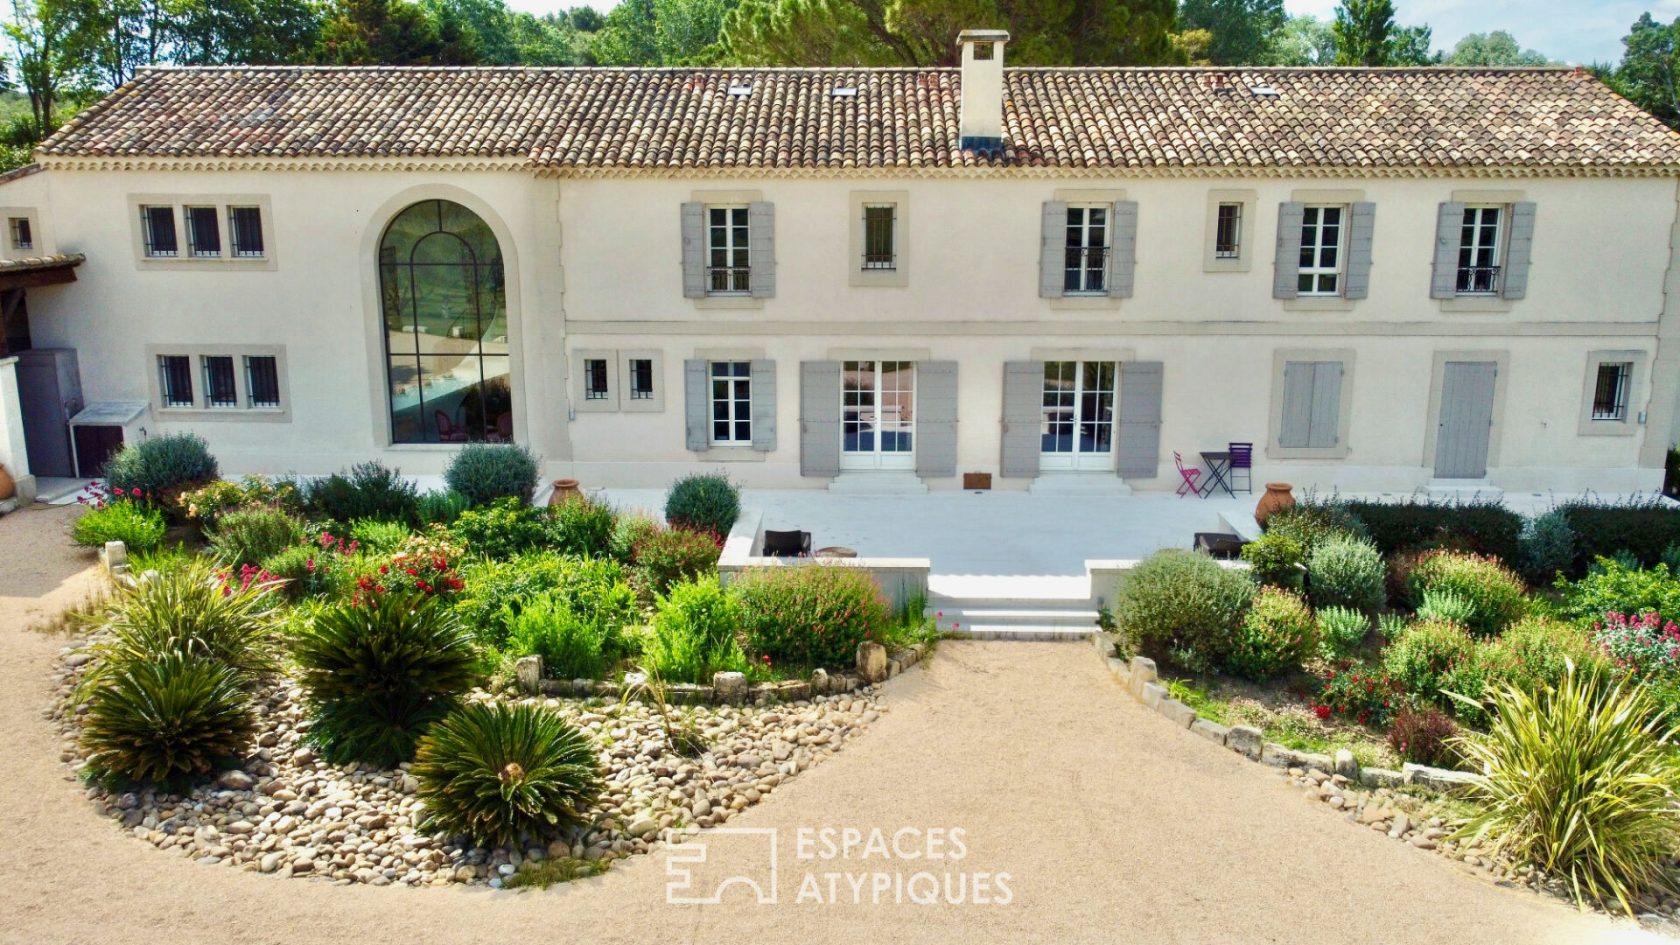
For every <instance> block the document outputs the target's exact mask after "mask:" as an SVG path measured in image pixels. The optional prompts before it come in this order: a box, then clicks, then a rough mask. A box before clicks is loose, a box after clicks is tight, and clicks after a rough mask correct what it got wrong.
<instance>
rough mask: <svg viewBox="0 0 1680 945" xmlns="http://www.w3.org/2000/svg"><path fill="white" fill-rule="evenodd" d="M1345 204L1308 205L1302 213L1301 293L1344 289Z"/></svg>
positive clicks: (1317, 293) (1298, 286) (1335, 293)
mask: <svg viewBox="0 0 1680 945" xmlns="http://www.w3.org/2000/svg"><path fill="white" fill-rule="evenodd" d="M1346 215H1347V208H1346V207H1344V206H1340V205H1336V206H1308V207H1305V208H1303V213H1302V216H1301V265H1300V268H1299V269H1298V270H1297V272H1296V279H1297V280H1298V284H1297V290H1298V291H1299V293H1300V294H1301V295H1339V294H1340V293H1341V278H1342V255H1343V243H1344V235H1345V234H1344V231H1345V229H1346V227H1345V226H1344V225H1343V223H1344V218H1345V216H1346Z"/></svg>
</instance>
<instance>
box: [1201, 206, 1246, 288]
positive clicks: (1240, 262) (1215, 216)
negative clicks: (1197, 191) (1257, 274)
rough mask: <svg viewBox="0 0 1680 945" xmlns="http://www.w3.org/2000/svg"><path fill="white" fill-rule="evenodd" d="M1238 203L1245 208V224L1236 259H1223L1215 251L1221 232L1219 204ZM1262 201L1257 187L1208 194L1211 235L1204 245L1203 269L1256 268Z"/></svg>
mask: <svg viewBox="0 0 1680 945" xmlns="http://www.w3.org/2000/svg"><path fill="white" fill-rule="evenodd" d="M1222 203H1234V204H1237V205H1238V206H1240V207H1242V210H1241V214H1242V220H1241V226H1240V227H1239V228H1238V230H1237V255H1236V258H1234V259H1232V258H1221V257H1220V256H1219V255H1218V254H1217V253H1216V252H1215V250H1214V241H1215V239H1216V238H1217V236H1218V233H1219V205H1220V204H1222ZM1259 203H1260V192H1259V191H1257V190H1210V191H1208V195H1207V221H1206V224H1207V236H1206V239H1205V240H1204V241H1203V244H1204V245H1203V246H1202V271H1203V272H1248V271H1250V270H1251V269H1253V268H1254V253H1255V246H1254V234H1255V227H1254V216H1255V208H1256V207H1257V206H1259Z"/></svg>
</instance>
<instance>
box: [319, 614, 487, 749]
mask: <svg viewBox="0 0 1680 945" xmlns="http://www.w3.org/2000/svg"><path fill="white" fill-rule="evenodd" d="M292 657H293V659H294V660H295V661H296V662H297V664H298V667H299V672H298V682H299V683H301V684H302V686H303V689H304V691H305V693H306V694H307V698H308V701H309V704H310V707H311V709H312V711H313V713H314V717H315V724H314V726H313V727H312V728H311V729H310V738H311V740H313V741H314V742H315V743H316V744H317V745H319V746H320V747H321V749H322V751H323V753H324V754H325V755H326V757H327V758H329V759H330V760H332V761H334V762H352V761H363V762H368V763H371V764H375V765H378V766H380V767H386V768H389V767H393V766H395V765H396V764H398V763H400V762H403V761H407V760H408V759H410V758H411V757H413V755H414V746H415V743H416V741H417V740H418V739H419V738H420V736H421V735H422V734H423V733H424V731H425V729H426V727H427V726H429V725H430V724H431V723H432V722H434V721H436V720H437V719H438V718H440V717H442V716H443V715H444V714H445V713H447V712H448V711H449V710H450V709H451V708H453V707H454V705H455V699H456V696H458V695H459V694H460V693H462V692H465V691H466V690H467V689H469V688H471V686H472V685H473V682H474V674H473V667H474V665H475V663H476V661H477V654H476V653H475V652H474V649H473V645H472V640H471V639H470V638H469V637H468V636H467V634H466V633H465V632H463V631H462V629H461V626H460V624H459V623H458V622H457V621H456V620H455V619H454V617H453V615H451V614H450V612H449V610H448V609H447V607H446V606H445V605H443V604H442V603H441V602H440V601H439V600H438V599H436V598H431V597H415V596H408V595H398V594H388V595H383V596H379V597H375V598H373V599H371V600H369V601H367V602H366V603H364V604H362V605H360V606H356V605H345V604H340V605H336V606H332V607H327V608H324V609H323V610H321V611H320V612H319V613H317V614H316V615H315V616H314V619H313V620H311V621H310V623H309V625H308V627H307V628H306V629H305V630H304V632H302V633H301V634H299V636H298V637H297V639H296V640H295V641H294V642H293V648H292Z"/></svg>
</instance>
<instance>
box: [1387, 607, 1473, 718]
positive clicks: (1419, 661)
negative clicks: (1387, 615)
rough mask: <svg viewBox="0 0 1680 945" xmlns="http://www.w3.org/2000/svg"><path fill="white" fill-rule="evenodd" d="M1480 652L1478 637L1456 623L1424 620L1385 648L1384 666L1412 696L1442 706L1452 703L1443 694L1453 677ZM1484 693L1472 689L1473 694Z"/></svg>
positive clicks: (1411, 626)
mask: <svg viewBox="0 0 1680 945" xmlns="http://www.w3.org/2000/svg"><path fill="white" fill-rule="evenodd" d="M1475 656H1476V641H1475V640H1473V639H1471V637H1470V633H1469V631H1467V630H1465V629H1464V628H1463V627H1461V626H1459V625H1458V624H1455V623H1447V622H1445V621H1442V620H1422V621H1418V622H1417V623H1413V624H1411V625H1409V626H1408V627H1406V629H1405V630H1403V631H1401V632H1400V635H1399V636H1398V637H1396V638H1395V639H1394V640H1392V641H1390V642H1389V644H1388V649H1386V650H1384V651H1383V669H1384V670H1386V671H1387V672H1388V674H1389V676H1391V677H1393V679H1394V680H1395V681H1396V682H1398V683H1399V684H1400V686H1401V688H1402V689H1403V690H1405V692H1406V693H1407V695H1410V696H1411V697H1412V698H1414V699H1417V700H1420V701H1422V702H1427V703H1430V704H1433V705H1436V706H1439V707H1441V708H1448V707H1449V705H1450V702H1449V700H1448V699H1447V697H1445V696H1443V695H1441V691H1442V690H1443V689H1446V688H1449V687H1448V685H1447V683H1448V679H1449V677H1451V676H1452V674H1453V673H1454V672H1455V671H1457V670H1459V669H1460V668H1461V667H1462V666H1464V665H1466V664H1469V663H1471V662H1472V661H1473V660H1474V659H1475ZM1479 694H1480V691H1479V689H1478V691H1477V692H1474V693H1470V694H1469V695H1471V696H1472V697H1474V696H1477V695H1479Z"/></svg>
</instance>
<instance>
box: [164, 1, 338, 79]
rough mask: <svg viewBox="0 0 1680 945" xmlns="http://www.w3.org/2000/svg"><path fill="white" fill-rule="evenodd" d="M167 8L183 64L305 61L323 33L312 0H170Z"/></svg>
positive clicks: (174, 49)
mask: <svg viewBox="0 0 1680 945" xmlns="http://www.w3.org/2000/svg"><path fill="white" fill-rule="evenodd" d="M166 9H167V10H168V12H169V17H170V27H169V36H170V41H171V42H170V52H171V59H172V61H174V62H178V63H180V64H181V65H195V66H196V65H222V64H229V63H240V64H249V65H275V64H278V63H286V62H302V61H307V60H308V59H309V58H310V57H311V56H312V55H313V53H314V50H315V44H316V41H317V39H318V37H319V34H320V31H321V18H320V10H319V9H318V8H317V7H316V6H315V4H313V3H311V2H310V0H168V3H167V6H166Z"/></svg>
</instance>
